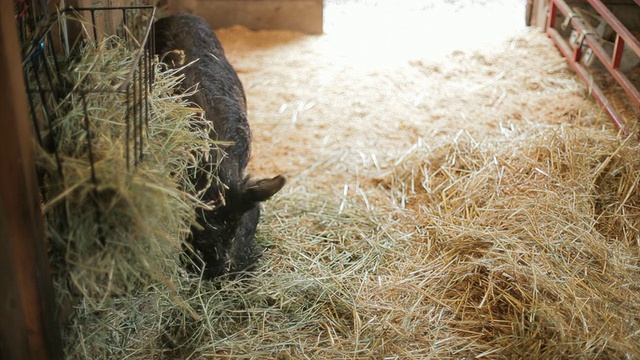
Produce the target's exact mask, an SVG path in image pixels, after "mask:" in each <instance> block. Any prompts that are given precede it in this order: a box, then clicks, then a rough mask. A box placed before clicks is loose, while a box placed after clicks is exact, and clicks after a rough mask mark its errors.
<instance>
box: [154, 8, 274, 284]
mask: <svg viewBox="0 0 640 360" xmlns="http://www.w3.org/2000/svg"><path fill="white" fill-rule="evenodd" d="M155 46H156V53H157V54H158V55H159V56H160V57H161V58H164V57H166V58H165V60H164V61H165V62H166V63H168V65H169V66H178V65H180V66H181V65H186V64H189V63H191V62H192V61H194V60H196V59H197V60H198V61H196V62H195V63H194V64H192V65H189V66H187V67H186V68H185V70H184V71H183V73H184V76H185V79H184V81H183V87H185V88H190V87H192V86H195V85H197V86H198V92H197V93H195V94H194V95H193V96H192V97H191V101H193V102H194V103H196V104H198V105H199V106H200V107H201V108H202V109H203V110H204V112H205V118H206V119H207V120H208V121H211V122H212V123H213V127H214V129H215V131H214V132H212V133H211V134H210V136H211V138H212V139H214V140H219V141H229V142H231V143H232V144H231V145H229V146H226V147H225V148H224V152H225V153H226V154H225V155H224V156H222V158H221V159H220V158H219V157H220V156H221V155H220V154H219V153H218V152H217V151H212V153H211V163H208V164H200V166H201V167H202V168H213V169H214V170H217V171H216V175H217V176H218V178H219V179H220V182H221V184H220V183H217V182H214V183H213V184H211V185H210V186H209V188H207V189H206V191H205V194H204V200H205V201H214V202H215V203H216V204H218V206H217V207H216V208H215V209H214V210H212V211H207V210H204V209H198V223H199V224H200V225H201V226H202V227H203V229H196V228H192V237H191V239H190V243H191V245H192V246H193V248H194V249H195V250H196V253H197V254H198V255H199V257H201V258H202V260H203V261H204V262H205V268H204V272H203V274H204V277H205V278H213V277H216V276H219V275H222V274H225V273H233V272H238V271H243V270H250V269H251V268H253V267H254V265H255V262H256V260H257V258H258V252H257V250H256V244H255V232H256V226H257V224H258V219H259V217H260V204H259V203H260V202H261V201H264V200H267V199H268V198H270V197H271V196H273V195H274V194H275V193H276V192H278V191H279V190H280V189H281V188H282V187H283V186H284V184H285V178H284V177H282V176H280V175H278V176H276V177H274V178H273V179H261V180H257V181H255V180H251V179H250V178H249V177H248V176H246V175H245V173H244V172H245V168H246V166H247V163H248V161H249V156H250V151H251V145H250V144H251V130H250V128H249V122H248V121H247V111H246V97H245V93H244V89H243V88H242V83H241V82H240V79H239V78H238V75H237V74H236V72H235V70H234V69H233V67H232V66H231V64H229V62H228V61H227V59H226V57H225V54H224V50H223V49H222V46H221V45H220V42H219V41H218V38H217V37H216V35H215V34H214V32H213V31H212V30H211V28H210V27H209V25H208V24H207V22H206V21H205V20H204V19H202V18H200V17H197V16H193V15H186V14H180V15H173V16H170V17H167V18H163V19H160V20H158V21H156V23H155ZM181 52H182V53H181ZM176 54H180V56H178V57H176ZM182 56H183V58H182ZM172 63H176V64H172ZM218 162H219V166H218V167H217V168H216V167H215V165H212V164H215V163H218ZM197 184H198V186H200V187H201V188H202V187H203V186H204V181H203V180H202V179H199V180H198V181H197Z"/></svg>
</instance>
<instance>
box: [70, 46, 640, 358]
mask: <svg viewBox="0 0 640 360" xmlns="http://www.w3.org/2000/svg"><path fill="white" fill-rule="evenodd" d="M262 35H264V34H262ZM535 40H536V42H535V46H543V45H540V44H538V43H537V42H542V41H541V40H540V39H537V38H536V39H535ZM514 46H515V47H517V46H518V44H517V43H516V44H515V45H514ZM544 46H546V45H544ZM516 50H519V51H525V49H516ZM520 55H522V54H520ZM463 56H464V54H457V55H454V58H458V57H463ZM483 58H484V56H480V55H477V56H476V55H474V59H476V60H478V61H480V60H482V59H483ZM253 60H255V58H252V61H253ZM503 60H504V59H503ZM495 61H496V59H495V58H492V59H488V60H487V63H492V62H495ZM501 64H503V65H501V66H505V68H507V67H508V66H509V62H508V61H506V60H504V63H501ZM418 65H419V66H418ZM423 65H424V64H418V63H412V64H411V67H416V66H418V68H420V69H422V68H425V69H426V70H429V69H431V68H427V67H426V66H423ZM487 67H490V66H489V64H488V65H487ZM550 67H551V68H553V70H550V73H549V74H547V75H549V76H551V75H553V76H557V78H553V79H546V78H545V79H543V80H544V82H537V84H538V85H540V86H538V87H536V88H535V89H533V90H535V91H538V92H539V94H537V96H539V98H540V99H544V100H540V102H548V101H551V99H553V98H556V97H559V96H560V95H563V94H566V93H562V92H559V91H560V90H562V89H563V88H573V87H576V88H579V86H577V85H576V84H578V83H577V82H576V81H575V79H571V78H570V77H569V76H568V75H567V73H566V71H565V70H564V68H562V67H561V66H560V65H559V63H558V64H556V62H553V64H552V66H550ZM414 70H415V69H414ZM431 70H433V69H431ZM429 71H430V70H429ZM436 73H437V72H436ZM410 74H416V72H415V71H412V72H411V73H410ZM451 74H452V73H449V72H447V73H446V74H444V75H451ZM441 75H443V74H439V75H438V76H441ZM444 75H443V76H444ZM498 75H499V73H498ZM529 76H531V74H529ZM479 77H480V76H479ZM495 77H496V74H495V73H493V75H489V80H490V79H491V78H495ZM503 78H504V76H503V77H500V78H499V79H498V80H501V81H502V80H503ZM504 80H509V82H508V83H501V84H500V86H504V87H505V88H508V89H512V90H513V91H510V93H516V92H517V89H516V88H515V87H514V88H511V87H510V86H515V85H513V84H514V83H516V82H517V81H519V80H518V78H514V79H506V78H504ZM534 80H536V81H537V80H540V79H534ZM536 81H534V82H536ZM491 84H494V85H495V82H494V83H491ZM558 84H560V85H561V86H560V85H558ZM360 85H361V84H360ZM507 85H508V86H507ZM543 85H548V86H543ZM487 86H489V85H487ZM547 87H548V89H547ZM355 88H358V85H357V84H356V85H355ZM485 90H486V92H487V94H488V95H491V94H492V93H493V92H494V91H493V89H490V88H488V87H487V88H486V89H485ZM546 90H549V91H550V92H551V93H548V92H545V91H546ZM308 91H309V92H312V91H314V89H309V90H308ZM580 91H582V90H581V89H578V90H575V91H574V90H573V89H570V92H569V93H570V94H572V95H571V96H572V97H578V93H579V92H580ZM169 93H171V91H170V90H167V92H166V93H163V94H162V95H159V96H158V98H159V99H164V100H166V99H167V98H169V97H170V96H169V95H168V94H169ZM558 94H560V95H558ZM497 95H498V97H499V95H500V92H498V93H497ZM273 96H274V97H275V95H273ZM154 98H155V97H154ZM250 99H251V97H250ZM376 99H377V98H376ZM289 100H290V99H289ZM485 100H486V99H485ZM507 100H508V99H507ZM507 100H505V101H507ZM291 101H292V103H293V100H291ZM411 101H413V99H411ZM366 103H368V100H367V101H363V104H365V105H366ZM372 103H374V104H378V103H377V102H376V101H372ZM154 104H155V105H154V106H156V108H155V111H157V112H159V113H162V114H169V113H171V112H173V111H180V110H179V109H180V108H179V107H175V106H169V105H167V107H166V108H162V109H164V110H160V104H164V102H163V101H160V100H156V101H154ZM493 104H495V102H492V103H491V105H490V106H489V107H491V106H493ZM503 104H504V105H505V106H504V107H502V106H497V107H496V109H497V108H501V109H502V108H509V110H508V111H507V112H505V113H502V114H501V118H500V120H501V121H502V122H503V123H504V124H507V123H511V122H509V121H506V120H508V119H514V120H515V121H513V123H514V125H509V126H506V127H501V128H498V130H500V132H501V135H496V134H494V135H492V136H486V134H482V136H480V135H478V134H477V133H478V132H476V133H475V134H474V135H471V134H469V133H466V132H460V133H459V134H458V135H455V132H454V134H453V135H451V136H448V135H446V134H445V135H446V136H440V137H435V136H434V138H433V139H431V138H430V139H429V140H428V141H426V140H418V141H416V143H415V145H414V146H407V147H406V150H403V151H399V152H396V151H389V152H377V153H374V152H371V153H366V152H364V151H365V150H362V148H363V147H360V146H361V145H362V144H360V143H358V144H346V145H347V146H345V144H344V142H343V143H341V144H340V145H341V146H340V149H336V147H337V146H335V147H332V146H328V148H329V149H328V150H327V149H326V148H321V147H320V146H319V145H318V144H319V142H320V141H322V139H320V140H318V141H307V145H306V146H308V147H314V146H316V148H314V149H313V150H314V152H313V155H311V154H310V153H305V154H304V155H305V156H306V158H305V161H300V159H296V161H298V162H299V163H298V162H296V163H295V166H298V167H301V168H302V169H301V170H300V171H298V172H296V173H295V177H294V178H293V179H292V181H291V182H290V184H291V185H290V186H288V187H287V188H285V189H284V190H283V192H282V193H279V194H278V195H277V196H276V197H275V198H274V199H273V200H272V201H270V202H269V203H268V206H267V207H266V210H267V211H266V213H265V214H264V217H263V219H262V222H261V226H260V228H259V231H260V232H259V234H258V240H259V242H260V243H261V244H263V245H264V246H265V247H266V249H267V250H266V255H265V256H264V257H263V259H262V261H261V265H260V268H259V269H258V270H257V271H256V273H255V274H254V275H253V276H251V277H249V278H243V279H236V280H223V281H221V282H214V283H212V282H201V281H200V279H199V278H198V277H197V276H194V275H190V274H187V273H184V272H180V271H175V272H171V275H172V277H169V278H167V280H168V281H164V282H163V281H153V282H148V283H146V285H145V286H138V287H129V288H126V291H120V292H118V293H117V294H118V295H119V296H109V297H100V299H104V300H102V302H100V307H98V308H97V310H96V307H95V304H93V306H92V304H91V302H89V301H84V302H83V303H82V304H81V306H78V308H77V315H76V317H75V318H73V322H72V324H71V326H70V329H69V331H68V332H67V335H66V336H67V355H68V357H69V358H131V359H149V358H165V359H178V358H192V359H214V358H223V359H224V358H279V359H290V358H295V359H298V358H300V359H306V358H315V359H325V358H354V359H371V358H381V359H382V358H388V359H395V358H397V359H412V358H415V359H423V358H437V359H441V358H456V359H457V358H465V357H466V358H514V357H515V358H518V357H522V358H637V357H638V354H640V339H639V338H638V337H639V336H640V334H639V333H638V331H637V329H638V328H639V326H638V325H639V324H638V321H639V320H640V317H639V315H640V295H638V290H640V289H638V286H637V283H638V279H639V274H638V271H639V268H638V262H637V259H638V255H640V254H638V242H639V241H640V239H639V238H638V226H639V221H640V220H639V211H638V210H639V209H638V190H637V188H638V182H640V174H638V173H637V172H636V171H634V169H637V167H638V165H639V164H638V161H639V160H638V156H637V154H638V150H640V149H639V148H638V145H637V143H636V141H635V140H634V139H621V138H618V137H616V136H614V135H611V134H610V133H607V132H606V131H604V130H602V129H597V130H595V129H591V128H584V127H580V126H577V125H575V126H571V125H566V124H560V125H544V124H535V123H525V122H524V120H522V119H523V118H524V119H527V118H530V117H531V115H532V113H534V112H535V108H533V109H532V108H527V109H523V111H525V112H529V113H528V115H526V116H519V115H518V114H523V113H522V112H520V107H522V106H524V104H521V103H518V104H509V105H510V106H509V107H507V106H506V103H503ZM418 105H419V104H418ZM469 105H470V104H469ZM553 105H555V106H560V108H559V109H561V110H562V111H561V112H563V115H564V110H566V109H568V110H567V112H571V111H576V110H575V107H573V106H572V105H570V104H569V105H568V104H566V103H565V102H563V103H559V102H558V103H555V104H553ZM323 106H326V104H324V105H323V104H320V103H319V104H318V105H316V107H314V108H313V110H317V109H318V108H321V107H323ZM363 106H364V105H363ZM430 106H431V105H430ZM430 106H429V107H430ZM433 106H434V107H435V105H433ZM438 106H440V105H438ZM275 109H276V110H277V109H278V107H275ZM300 109H301V110H300V115H301V116H299V117H298V118H297V120H298V121H297V122H295V123H293V122H292V123H285V124H284V125H283V124H281V123H278V124H276V125H277V126H276V127H277V128H276V130H278V131H282V129H289V128H291V129H293V128H295V127H296V126H297V127H303V130H309V129H310V128H311V129H312V130H319V131H311V130H309V132H312V133H314V134H315V135H316V136H317V133H321V132H322V130H323V128H321V127H313V125H316V124H315V123H314V122H317V123H320V122H321V121H323V120H324V117H322V116H320V115H322V113H320V114H319V115H317V114H316V115H317V118H316V117H309V118H306V117H304V116H302V112H303V110H304V109H307V110H310V109H311V108H306V105H304V106H301V107H300ZM483 109H485V107H483ZM514 109H518V113H516V112H513V110H514ZM187 110H188V109H187ZM187 110H185V111H187ZM385 110H386V108H385ZM419 110H420V111H425V112H426V111H429V108H428V107H424V106H423V107H419ZM485 110H486V109H485ZM274 111H275V110H274ZM483 111H484V110H483ZM549 111H551V110H549ZM310 112H311V111H310ZM481 113H482V114H484V113H485V112H481ZM254 114H255V113H254ZM314 114H315V113H314ZM363 114H366V111H365V112H363ZM438 114H439V116H440V117H442V118H443V121H445V120H446V121H450V118H449V117H450V116H453V115H451V114H443V113H438ZM505 114H506V115H505ZM280 115H281V114H280ZM285 115H287V114H285ZM316 115H314V116H316ZM375 115H376V116H378V114H375ZM590 115H591V116H593V117H595V116H594V115H593V114H590ZM502 116H503V117H504V118H502ZM254 118H255V117H254ZM289 118H291V117H289ZM362 118H363V120H366V121H362V122H364V123H367V124H369V122H373V121H377V118H376V117H375V116H363V117H362ZM437 118H439V117H437ZM558 118H559V117H558ZM558 118H553V119H545V120H548V122H549V123H563V122H566V121H573V118H569V119H568V120H567V118H562V119H563V120H564V121H560V120H558ZM331 119H333V118H331ZM356 120H358V119H356ZM383 120H384V119H383ZM400 120H402V119H401V117H399V118H398V122H399V123H400V122H401V121H400ZM481 120H482V121H485V122H491V123H495V124H497V123H499V122H498V121H495V119H493V118H491V119H489V118H483V119H481ZM518 120H522V121H520V122H518ZM268 121H273V122H274V123H275V122H276V121H275V120H272V119H269V120H268ZM324 121H326V120H324ZM407 121H408V120H407ZM591 121H592V119H591V120H589V121H588V122H591ZM416 122H417V121H416ZM576 122H579V121H576ZM358 123H359V121H358ZM171 124H173V122H171V121H168V122H166V123H163V125H162V126H160V129H162V128H171V129H172V128H173V126H171ZM310 124H311V126H309V125H310ZM402 124H404V122H402ZM402 124H401V125H402ZM325 125H326V124H325ZM348 125H349V126H354V127H355V128H356V129H362V128H358V127H357V124H356V121H354V123H351V124H348ZM304 126H306V127H304ZM254 129H255V127H254ZM415 129H420V130H422V129H423V128H419V127H417V125H416V127H415ZM400 130H402V129H400ZM405 130H406V129H405ZM152 131H153V130H152ZM173 131H174V130H171V131H167V133H169V134H171V133H173ZM406 132H411V133H412V136H420V135H423V134H428V133H429V132H427V131H420V132H418V131H411V129H409V130H406ZM292 133H293V132H292ZM449 133H450V129H448V132H447V134H449ZM296 134H298V135H299V134H300V130H298V132H297V133H296ZM403 134H404V133H402V132H399V135H403ZM282 136H283V138H285V137H284V135H282ZM150 137H151V136H150ZM158 138H160V139H163V138H167V137H166V136H160V137H158ZM302 138H304V137H302ZM307 140H308V139H307ZM314 140H317V139H314ZM386 140H389V139H386ZM404 140H406V139H404ZM178 143H180V141H178ZM294 144H295V143H294ZM280 145H282V146H283V147H285V150H286V151H290V150H291V149H290V148H286V146H291V144H290V143H288V142H287V141H284V142H281V143H280V144H278V146H280ZM329 145H333V144H329ZM185 146H186V145H185ZM271 146H273V145H271ZM403 146H404V143H403ZM204 148H206V147H205V146H204V145H203V148H202V150H204ZM164 149H165V150H166V148H164ZM169 149H172V150H173V151H169V153H172V154H174V155H175V156H176V158H175V159H174V161H175V162H177V163H178V164H179V165H177V166H175V167H172V169H176V168H181V167H182V166H184V165H183V164H184V163H183V162H184V161H187V162H190V161H191V160H185V159H188V158H189V157H188V156H185V155H186V154H188V153H190V151H189V150H188V149H189V148H188V147H185V148H181V146H180V145H175V146H173V147H169ZM393 150H396V149H393ZM153 153H156V152H153ZM157 153H158V154H159V153H160V152H157ZM178 154H180V155H178ZM376 154H377V156H378V158H377V159H376V157H375V156H376ZM354 158H355V159H356V160H354ZM365 160H366V161H365ZM150 161H151V162H152V163H155V164H156V166H160V165H163V164H166V163H167V161H163V160H160V156H159V155H158V159H157V160H153V159H151V160H150ZM279 161H283V160H282V158H280V159H279ZM169 163H172V162H169ZM261 165H262V166H263V167H264V168H265V169H267V168H269V167H268V166H264V164H261ZM268 165H271V164H268ZM285 166H288V165H286V164H285ZM158 171H159V170H158ZM380 172H382V173H383V174H385V176H380ZM169 173H170V174H171V173H172V172H171V171H169ZM317 176H322V178H321V179H318V178H317ZM85 177H86V175H85ZM163 201H164V200H163ZM167 211H169V209H168V208H167ZM154 214H155V213H147V215H148V216H146V217H145V220H146V218H147V217H149V216H151V215H154ZM180 234H181V235H180V236H182V235H183V234H182V232H180ZM172 249H173V250H175V249H174V248H172ZM173 250H172V251H173ZM170 253H171V256H175V254H174V253H173V252H170ZM171 256H170V259H174V258H173V257H171ZM169 262H170V263H171V265H172V266H173V265H175V263H176V261H174V260H169ZM170 268H171V269H174V268H173V267H170ZM154 279H156V278H154ZM156 280H157V279H156ZM98 294H99V295H102V293H101V292H98Z"/></svg>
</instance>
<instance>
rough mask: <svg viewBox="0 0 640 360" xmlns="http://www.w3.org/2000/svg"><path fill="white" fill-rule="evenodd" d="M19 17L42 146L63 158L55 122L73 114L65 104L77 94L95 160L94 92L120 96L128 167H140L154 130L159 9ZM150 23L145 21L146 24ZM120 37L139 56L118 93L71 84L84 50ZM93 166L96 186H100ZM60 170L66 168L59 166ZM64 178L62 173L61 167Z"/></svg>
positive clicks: (35, 124) (90, 9)
mask: <svg viewBox="0 0 640 360" xmlns="http://www.w3.org/2000/svg"><path fill="white" fill-rule="evenodd" d="M25 15H30V16H18V25H19V35H20V40H21V43H22V44H23V49H22V54H23V55H22V58H23V59H24V60H23V64H22V65H23V72H24V79H25V85H26V88H27V94H28V105H29V110H30V116H31V121H32V122H33V127H34V129H35V134H36V137H37V141H38V143H39V144H40V146H42V147H43V148H44V149H45V150H46V151H48V152H50V153H55V155H56V159H58V161H59V156H58V155H59V154H57V146H56V145H57V143H58V142H59V141H60V140H61V139H59V138H58V137H57V136H56V135H57V134H56V132H55V131H54V128H53V127H52V123H53V122H54V121H55V120H56V119H59V118H60V117H62V116H64V115H65V112H66V111H69V105H68V104H66V103H65V99H68V96H69V95H70V94H71V95H72V96H74V97H75V98H77V99H79V101H80V103H81V104H82V107H83V110H82V111H83V117H84V122H85V132H86V133H85V134H84V136H83V138H85V139H86V146H87V147H88V149H89V156H90V157H91V156H92V151H91V148H92V139H93V138H94V137H95V136H96V135H97V134H92V133H91V131H90V130H89V124H90V122H91V121H92V113H91V109H90V108H89V107H88V106H87V103H86V101H85V99H86V97H87V95H88V94H90V93H94V94H95V93H107V92H112V93H113V92H116V93H121V94H123V96H126V116H125V118H124V119H122V121H123V122H124V124H125V126H126V140H127V144H128V146H127V151H126V157H127V167H128V168H129V164H131V165H133V166H135V165H137V163H138V162H139V161H140V160H141V159H142V157H143V149H144V138H145V129H146V127H147V125H148V121H149V114H150V107H149V94H150V93H151V88H152V85H153V80H154V79H153V74H154V72H153V65H152V56H153V53H154V49H153V41H152V40H153V34H152V32H153V26H152V24H153V19H154V15H155V7H154V6H119V7H78V8H65V9H63V10H60V11H58V12H57V14H51V13H50V12H49V10H48V9H46V8H40V9H36V10H34V11H32V12H31V13H27V14H25ZM141 19H144V21H140V20H141ZM114 34H115V35H117V36H118V37H120V38H122V39H124V44H126V46H127V47H130V50H132V52H135V54H136V57H135V60H134V61H133V66H132V67H131V69H130V71H129V73H128V76H127V77H126V78H125V79H123V81H122V82H121V84H120V85H119V86H118V87H117V88H115V89H114V88H107V87H105V88H96V87H84V86H82V85H83V84H76V85H75V86H73V85H72V84H68V81H66V80H65V78H64V77H63V76H62V74H63V73H64V71H68V69H66V68H65V66H67V64H68V63H69V62H70V61H71V60H72V59H73V57H74V56H77V54H76V53H77V49H78V48H79V47H80V46H82V45H87V44H97V43H99V42H100V41H102V40H103V39H104V38H105V37H108V36H110V35H114ZM89 162H90V164H91V167H92V169H91V174H92V179H91V181H92V182H94V184H96V183H97V182H98V181H99V179H97V178H96V175H95V171H94V169H93V163H94V161H93V159H91V158H90V159H89ZM58 165H60V164H58ZM58 169H59V172H60V174H59V175H60V176H61V178H63V177H64V174H62V168H61V167H60V166H58Z"/></svg>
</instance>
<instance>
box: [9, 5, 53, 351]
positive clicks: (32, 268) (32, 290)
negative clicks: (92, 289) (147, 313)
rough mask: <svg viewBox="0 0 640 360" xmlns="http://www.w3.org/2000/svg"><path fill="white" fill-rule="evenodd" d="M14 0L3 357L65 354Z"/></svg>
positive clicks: (10, 26) (10, 34) (11, 29)
mask: <svg viewBox="0 0 640 360" xmlns="http://www.w3.org/2000/svg"><path fill="white" fill-rule="evenodd" d="M21 63H22V60H21V59H20V45H19V43H18V34H17V28H16V21H15V19H14V15H13V1H0V74H1V75H0V99H2V104H3V105H2V111H0V171H2V176H0V359H24V360H30V359H31V360H40V359H42V360H50V359H62V347H61V340H60V331H59V328H58V324H57V322H56V320H55V307H56V301H55V296H54V293H53V287H52V284H51V276H50V272H49V261H48V257H47V253H46V248H45V242H44V230H43V226H42V215H41V213H40V199H39V196H38V190H37V180H36V168H35V165H34V151H33V137H32V126H31V123H30V121H29V113H28V110H27V99H26V91H25V86H24V82H23V77H22V64H21Z"/></svg>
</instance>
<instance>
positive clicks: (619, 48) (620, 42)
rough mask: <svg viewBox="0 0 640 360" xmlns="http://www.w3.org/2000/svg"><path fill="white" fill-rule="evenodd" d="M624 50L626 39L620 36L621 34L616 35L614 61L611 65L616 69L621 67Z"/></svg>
mask: <svg viewBox="0 0 640 360" xmlns="http://www.w3.org/2000/svg"><path fill="white" fill-rule="evenodd" d="M623 51H624V39H623V38H622V37H620V34H617V35H616V42H615V44H614V46H613V61H612V62H611V67H612V68H614V69H619V68H620V64H621V63H622V54H623Z"/></svg>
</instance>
